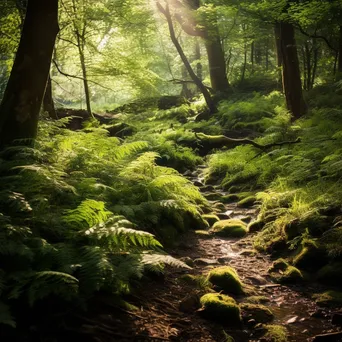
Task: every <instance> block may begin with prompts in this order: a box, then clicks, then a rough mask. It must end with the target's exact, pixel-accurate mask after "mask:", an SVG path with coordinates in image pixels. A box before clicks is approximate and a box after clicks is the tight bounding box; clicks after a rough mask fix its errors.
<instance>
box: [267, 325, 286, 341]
mask: <svg viewBox="0 0 342 342" xmlns="http://www.w3.org/2000/svg"><path fill="white" fill-rule="evenodd" d="M265 328H266V331H267V332H266V334H265V335H264V336H263V340H264V341H267V342H286V341H287V330H286V328H285V327H283V326H281V325H273V324H272V325H271V324H269V325H265Z"/></svg>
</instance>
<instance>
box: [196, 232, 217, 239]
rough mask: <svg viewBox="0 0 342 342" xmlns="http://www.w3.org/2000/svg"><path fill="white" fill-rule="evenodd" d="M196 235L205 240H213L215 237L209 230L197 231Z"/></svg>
mask: <svg viewBox="0 0 342 342" xmlns="http://www.w3.org/2000/svg"><path fill="white" fill-rule="evenodd" d="M195 234H196V235H198V236H199V237H201V238H204V239H211V238H212V237H213V235H212V234H211V233H210V232H209V231H208V230H195Z"/></svg>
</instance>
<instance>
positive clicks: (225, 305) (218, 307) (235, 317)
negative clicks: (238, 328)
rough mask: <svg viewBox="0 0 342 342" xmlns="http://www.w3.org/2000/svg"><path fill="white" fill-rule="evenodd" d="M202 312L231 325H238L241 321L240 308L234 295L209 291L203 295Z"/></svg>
mask: <svg viewBox="0 0 342 342" xmlns="http://www.w3.org/2000/svg"><path fill="white" fill-rule="evenodd" d="M200 302H201V304H202V314H203V315H204V316H205V317H207V318H209V319H212V320H216V321H219V322H222V323H226V324H229V325H236V324H239V323H240V322H241V313H240V308H239V306H238V305H237V304H236V302H235V300H234V299H233V298H232V297H229V296H226V295H222V294H218V293H207V294H205V295H204V296H202V297H201V299H200Z"/></svg>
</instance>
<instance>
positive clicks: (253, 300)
mask: <svg viewBox="0 0 342 342" xmlns="http://www.w3.org/2000/svg"><path fill="white" fill-rule="evenodd" d="M269 301H270V299H269V298H268V297H266V296H250V297H247V298H246V302H248V303H252V304H263V303H268V302H269Z"/></svg>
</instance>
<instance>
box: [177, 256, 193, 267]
mask: <svg viewBox="0 0 342 342" xmlns="http://www.w3.org/2000/svg"><path fill="white" fill-rule="evenodd" d="M179 260H180V261H183V262H184V263H185V264H187V265H188V266H190V267H194V261H193V260H192V259H191V258H190V257H183V258H180V259H179Z"/></svg>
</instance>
